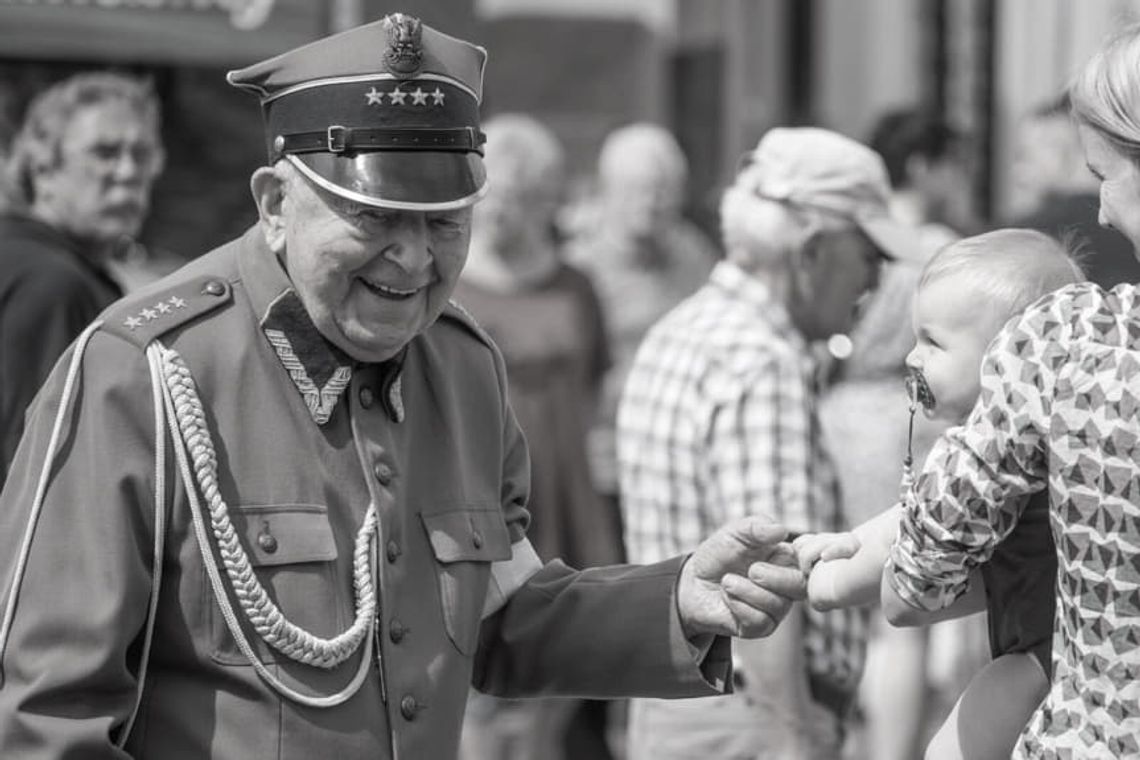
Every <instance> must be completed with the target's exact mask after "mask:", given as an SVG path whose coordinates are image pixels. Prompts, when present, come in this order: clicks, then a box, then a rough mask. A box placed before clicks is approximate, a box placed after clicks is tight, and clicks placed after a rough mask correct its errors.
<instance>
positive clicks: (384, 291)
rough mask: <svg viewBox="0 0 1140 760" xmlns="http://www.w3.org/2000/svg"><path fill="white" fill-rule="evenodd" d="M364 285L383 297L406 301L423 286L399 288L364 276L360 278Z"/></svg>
mask: <svg viewBox="0 0 1140 760" xmlns="http://www.w3.org/2000/svg"><path fill="white" fill-rule="evenodd" d="M359 279H360V282H361V283H363V284H364V287H366V288H368V289H369V290H370V291H372V292H373V293H375V294H376V295H378V296H381V297H382V298H390V299H392V300H394V301H406V300H407V299H409V298H411V297H412V296H414V295H415V294H416V293H419V292H420V290H421V288H397V287H395V286H392V285H385V284H384V283H381V282H373V281H372V280H368V279H366V278H364V277H361V278H359Z"/></svg>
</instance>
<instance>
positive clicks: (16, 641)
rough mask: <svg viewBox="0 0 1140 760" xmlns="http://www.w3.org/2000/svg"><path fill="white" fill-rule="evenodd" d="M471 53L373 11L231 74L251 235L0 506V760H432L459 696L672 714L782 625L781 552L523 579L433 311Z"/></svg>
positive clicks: (125, 357)
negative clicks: (632, 700)
mask: <svg viewBox="0 0 1140 760" xmlns="http://www.w3.org/2000/svg"><path fill="white" fill-rule="evenodd" d="M484 57H485V53H484V51H483V50H482V49H481V48H478V47H475V46H474V45H470V44H468V43H466V42H463V41H460V40H457V39H454V38H451V37H448V36H446V35H444V34H441V33H439V32H437V31H435V30H433V29H431V28H429V27H427V26H423V25H421V24H420V23H419V22H418V21H417V20H415V19H412V18H409V17H407V16H403V15H401V14H394V15H392V16H389V17H386V18H385V19H383V20H382V21H378V22H376V23H373V24H368V25H365V26H361V27H358V28H356V29H353V30H350V31H348V32H344V33H342V34H339V35H336V36H333V37H330V38H327V39H325V40H321V41H318V42H316V43H313V44H310V45H308V46H305V47H303V48H300V49H298V50H295V51H292V52H289V53H286V54H284V55H282V56H279V57H277V58H274V59H271V60H268V61H265V62H262V63H258V64H255V65H253V66H251V67H249V68H246V69H244V70H241V71H236V72H232V73H231V74H230V75H229V80H230V81H231V82H232V83H233V84H234V85H237V86H239V87H241V88H243V89H246V90H249V91H251V92H253V93H255V94H256V95H257V96H258V97H259V98H260V100H261V103H262V107H263V112H264V116H265V121H266V127H267V143H268V147H269V151H270V160H271V165H270V166H266V167H263V168H260V169H258V170H257V171H256V172H254V174H253V177H252V180H251V187H252V191H253V196H254V200H255V202H256V204H257V210H258V213H259V221H258V223H257V224H256V225H255V226H254V227H253V228H252V229H250V230H249V231H248V232H247V233H246V234H245V235H244V236H243V237H242V238H240V239H238V240H236V241H233V242H232V243H230V244H227V245H225V246H223V247H222V248H219V249H217V250H215V251H213V252H211V253H208V254H206V255H205V256H203V257H201V258H199V259H198V260H196V261H195V262H193V263H192V264H190V265H189V266H187V267H186V268H184V269H183V270H181V271H179V272H178V273H176V274H174V275H172V276H171V277H170V278H169V279H167V280H165V281H163V282H161V283H160V284H158V285H157V286H155V287H153V288H151V289H149V290H148V291H146V292H145V293H140V294H138V295H137V296H132V297H128V298H127V299H124V300H123V301H120V302H119V303H117V304H116V305H114V306H112V307H111V308H110V309H108V310H107V311H106V312H105V313H104V314H103V316H102V318H101V319H100V320H99V321H98V322H96V323H94V324H93V325H92V326H91V327H90V328H89V329H87V330H85V331H84V333H83V334H81V336H80V337H79V339H78V340H77V341H76V343H75V345H74V348H73V349H72V350H71V351H70V352H68V353H67V354H65V356H64V358H63V359H62V360H61V362H60V363H59V365H58V366H57V368H56V370H55V371H54V372H53V374H52V376H51V377H50V378H49V380H48V383H47V385H46V387H45V390H44V392H43V393H42V394H41V395H40V397H39V400H38V402H37V403H35V404H33V407H32V410H31V414H30V417H29V427H28V431H27V433H26V434H25V436H24V439H23V441H22V442H21V444H20V448H19V451H18V452H17V456H16V466H15V467H14V468H13V473H14V475H13V478H12V479H11V480H10V482H9V483H8V485H7V487H6V489H5V490H4V492H3V494H2V495H0V578H3V579H4V583H5V588H4V596H3V618H2V619H0V666H2V672H0V677H2V679H3V681H2V685H0V756H2V757H19V758H21V759H22V760H34V759H35V758H61V757H84V758H101V757H106V758H110V757H124V756H127V755H129V756H133V757H137V758H158V757H161V758H164V759H166V760H180V759H182V758H196V759H199V760H200V759H201V758H243V759H244V758H268V757H273V758H306V759H307V758H314V757H333V758H338V760H356V759H357V758H360V759H362V760H363V758H370V759H374V758H396V757H403V758H433V760H434V759H435V758H449V757H454V756H455V754H456V747H457V745H458V741H459V731H460V725H461V720H462V715H463V709H464V704H465V701H466V698H467V690H468V684H469V683H473V684H474V685H475V686H476V687H477V688H479V689H481V690H484V691H487V692H490V693H494V694H497V695H501V696H525V695H554V694H564V695H584V696H598V697H608V696H620V695H627V694H631V693H641V694H650V695H657V696H695V695H700V694H713V693H716V692H718V691H723V690H724V689H725V688H727V686H726V684H728V683H730V682H731V681H730V677H731V671H730V662H729V658H728V639H727V638H724V637H723V634H736V633H739V634H743V635H750V636H757V635H765V634H768V633H770V632H771V631H772V629H773V628H774V627H775V625H776V623H777V621H778V620H779V619H780V618H781V617H782V616H783V615H784V614H785V613H786V612H787V610H788V608H789V607H790V605H791V603H792V600H793V599H794V598H802V594H803V590H804V583H803V576H802V574H801V573H800V572H799V571H798V569H793V568H791V567H789V566H788V565H789V564H790V562H791V560H792V557H791V556H789V555H790V549H789V547H788V545H787V544H786V543H780V541H781V540H782V539H783V538H784V535H785V531H784V529H783V528H782V527H779V526H777V525H774V524H772V523H771V522H770V521H766V520H760V519H755V520H751V521H743V520H742V521H738V522H736V523H733V524H732V525H731V526H726V527H725V528H724V529H723V530H722V531H721V532H720V533H718V534H717V535H716V536H715V537H714V538H713V539H711V540H709V541H707V542H705V543H704V544H703V545H702V546H701V547H699V548H697V550H696V551H695V552H694V553H693V554H692V555H691V556H689V557H688V558H687V559H686V558H683V557H678V558H673V559H669V560H666V561H664V562H661V563H657V564H654V565H650V566H648V567H610V568H603V569H595V570H589V571H582V572H578V571H574V570H571V569H569V568H567V567H566V566H565V565H563V564H561V563H558V562H553V563H551V564H549V565H546V566H542V565H541V563H540V562H539V561H538V560H537V557H536V555H535V553H534V550H533V549H532V548H531V547H530V544H529V543H527V541H526V539H525V528H526V523H527V513H526V503H527V493H528V488H529V486H528V458H527V450H526V445H525V443H524V441H523V437H522V435H521V434H520V432H519V428H518V425H517V424H516V422H515V419H514V415H513V413H512V412H511V408H510V406H509V404H508V403H507V401H506V398H507V389H506V385H505V381H504V364H503V360H502V358H501V356H500V354H499V352H498V351H497V350H496V349H495V347H494V345H493V344H492V343H491V342H490V341H489V340H488V339H487V337H486V336H485V334H484V333H483V332H482V331H481V330H480V328H479V327H478V326H477V325H476V324H474V323H473V322H472V321H471V319H470V318H469V317H467V316H466V315H465V313H464V312H463V311H462V310H460V309H458V308H457V307H455V306H452V305H450V304H449V301H448V296H449V294H450V293H451V291H452V289H453V287H454V286H455V283H456V280H457V278H458V275H459V271H460V269H461V268H462V266H463V263H464V259H465V257H466V254H467V243H468V230H469V221H470V217H471V210H470V207H471V205H472V204H473V203H474V202H475V201H476V200H477V199H478V198H479V197H480V195H481V194H482V192H483V182H484V175H483V167H482V162H481V156H480V146H481V142H482V139H481V133H480V131H479V121H478V102H479V97H480V91H481V78H482V71H483V64H484Z"/></svg>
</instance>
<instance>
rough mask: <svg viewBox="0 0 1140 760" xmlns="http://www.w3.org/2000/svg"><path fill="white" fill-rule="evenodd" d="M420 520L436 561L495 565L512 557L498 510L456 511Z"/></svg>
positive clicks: (508, 537)
mask: <svg viewBox="0 0 1140 760" xmlns="http://www.w3.org/2000/svg"><path fill="white" fill-rule="evenodd" d="M420 517H421V518H422V519H423V521H424V526H425V527H426V528H427V532H428V539H429V540H430V541H431V548H432V551H434V552H435V558H436V560H438V561H439V562H443V563H447V562H464V561H466V562H498V561H501V560H507V559H510V558H511V537H510V534H509V533H508V532H507V524H506V523H505V522H503V515H502V513H500V512H499V511H498V510H489V509H455V510H451V511H450V512H437V513H435V514H426V513H424V514H421V515H420Z"/></svg>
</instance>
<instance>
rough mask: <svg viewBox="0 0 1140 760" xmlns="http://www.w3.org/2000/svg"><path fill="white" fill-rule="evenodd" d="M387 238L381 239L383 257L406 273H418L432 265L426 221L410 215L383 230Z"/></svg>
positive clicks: (432, 258)
mask: <svg viewBox="0 0 1140 760" xmlns="http://www.w3.org/2000/svg"><path fill="white" fill-rule="evenodd" d="M377 234H383V235H384V236H386V237H387V238H388V239H387V240H382V241H380V242H381V245H382V246H383V248H382V251H383V255H384V258H386V259H388V260H389V261H391V262H392V263H393V264H396V265H397V266H398V267H400V268H401V269H403V270H404V271H405V272H407V273H408V274H413V275H415V274H420V273H421V272H424V271H426V270H427V269H429V268H430V267H431V265H432V261H433V260H434V257H433V256H432V253H431V245H430V237H429V235H428V229H427V221H426V220H425V219H424V218H422V217H419V216H418V215H410V216H409V218H404V219H402V220H401V221H400V223H399V224H397V225H394V226H393V227H391V228H389V229H387V230H385V231H384V232H383V233H377Z"/></svg>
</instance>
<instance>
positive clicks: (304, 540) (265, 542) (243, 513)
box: [230, 504, 337, 567]
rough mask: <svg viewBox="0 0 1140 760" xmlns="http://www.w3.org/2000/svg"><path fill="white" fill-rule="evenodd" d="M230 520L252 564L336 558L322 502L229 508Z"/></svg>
mask: <svg viewBox="0 0 1140 760" xmlns="http://www.w3.org/2000/svg"><path fill="white" fill-rule="evenodd" d="M230 519H231V520H232V521H233V524H234V530H236V531H237V533H238V536H240V537H241V543H242V546H243V547H245V551H246V554H248V555H249V563H250V564H251V565H253V566H254V567H270V566H273V565H293V564H297V563H301V562H330V561H332V560H334V559H336V557H337V551H336V541H334V540H333V532H332V526H331V525H330V524H329V516H328V508H327V507H325V506H323V505H320V504H267V505H262V504H254V505H246V506H240V507H231V508H230Z"/></svg>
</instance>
